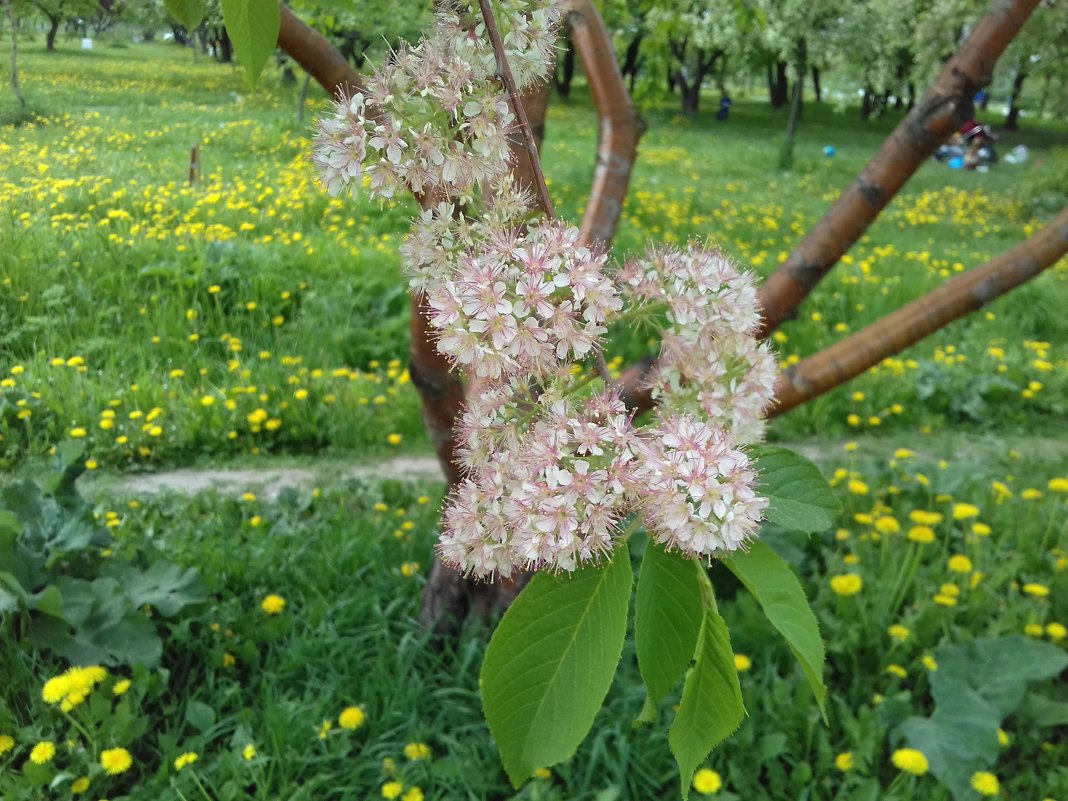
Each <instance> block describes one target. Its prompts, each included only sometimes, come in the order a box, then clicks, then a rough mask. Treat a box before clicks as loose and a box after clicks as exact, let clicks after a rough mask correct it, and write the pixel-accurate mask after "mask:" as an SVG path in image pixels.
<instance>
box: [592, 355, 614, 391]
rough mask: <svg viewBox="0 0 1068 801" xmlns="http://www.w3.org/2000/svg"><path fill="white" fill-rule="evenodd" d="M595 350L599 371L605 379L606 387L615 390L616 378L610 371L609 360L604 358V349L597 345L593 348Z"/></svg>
mask: <svg viewBox="0 0 1068 801" xmlns="http://www.w3.org/2000/svg"><path fill="white" fill-rule="evenodd" d="M593 352H594V358H595V359H596V360H597V372H598V373H600V374H601V378H603V379H604V385H605V387H607V388H608V389H610V390H612V392H615V391H616V389H617V386H616V380H615V379H614V378H612V374H611V373H610V372H609V371H608V362H606V361H605V360H604V349H603V348H600V347H597V348H594V349H593Z"/></svg>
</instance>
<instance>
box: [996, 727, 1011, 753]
mask: <svg viewBox="0 0 1068 801" xmlns="http://www.w3.org/2000/svg"><path fill="white" fill-rule="evenodd" d="M1010 742H1012V741H1011V740H1010V739H1009V733H1008V732H1007V731H1005V730H1004V729H998V745H1000V746H1001V747H1002V748H1008V747H1009V743H1010Z"/></svg>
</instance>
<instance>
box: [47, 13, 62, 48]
mask: <svg viewBox="0 0 1068 801" xmlns="http://www.w3.org/2000/svg"><path fill="white" fill-rule="evenodd" d="M46 16H47V17H48V33H47V34H46V35H45V50H47V51H48V52H49V53H51V52H53V51H55V49H56V34H58V33H59V23H60V21H61V20H60V18H59V17H58V16H56V17H53V16H52V15H51V14H48V15H46Z"/></svg>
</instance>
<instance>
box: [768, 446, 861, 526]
mask: <svg viewBox="0 0 1068 801" xmlns="http://www.w3.org/2000/svg"><path fill="white" fill-rule="evenodd" d="M749 454H750V456H751V457H752V458H753V460H754V461H755V462H756V467H757V470H758V471H759V473H760V479H759V481H760V486H759V487H758V489H757V491H758V492H760V493H761V494H762V495H766V496H767V497H768V500H769V501H770V502H771V503H770V505H769V506H768V508H767V509H765V510H764V519H765V520H767V521H769V522H771V523H774V524H775V525H777V526H782V527H783V528H788V529H793V530H795V531H805V532H808V533H812V532H816V531H825V530H826V529H828V528H830V527H831V524H832V523H833V522H834V516H835V515H837V514H838V513H839V512H841V511H842V505H841V503H839V501H838V498H837V497H836V496H835V494H834V492H833V491H832V490H831V487H830V485H829V484H828V483H827V479H825V478H824V477H823V474H822V473H821V472H820V469H819V468H818V467H816V465H814V464H812V462H810V461H809V460H808V459H806V458H805V457H804V456H801V455H800V454H798V453H794V452H793V451H791V450H788V449H786V448H777V447H774V446H771V445H761V446H759V447H756V446H754V447H752V448H750V449H749Z"/></svg>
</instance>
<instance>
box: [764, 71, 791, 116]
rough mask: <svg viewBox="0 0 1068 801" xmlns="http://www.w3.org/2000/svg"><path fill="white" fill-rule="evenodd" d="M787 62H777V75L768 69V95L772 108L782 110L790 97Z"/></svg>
mask: <svg viewBox="0 0 1068 801" xmlns="http://www.w3.org/2000/svg"><path fill="white" fill-rule="evenodd" d="M787 66H788V65H787V64H786V62H785V61H776V62H775V73H774V75H772V73H771V67H768V95H769V99H770V100H771V107H772V108H782V107H783V106H785V105H786V101H787V100H789V97H790V79H789V75H788V73H787Z"/></svg>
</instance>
